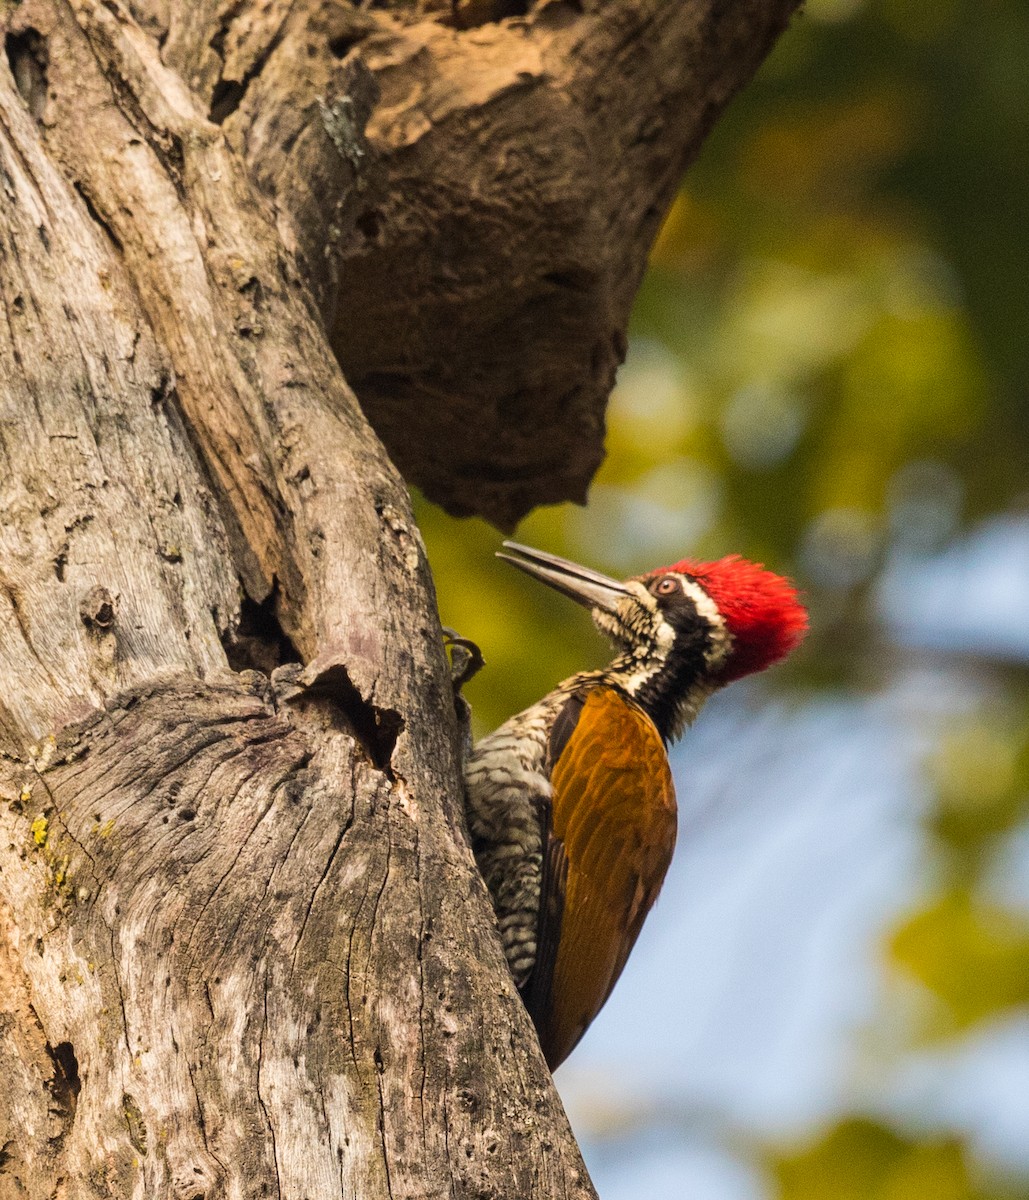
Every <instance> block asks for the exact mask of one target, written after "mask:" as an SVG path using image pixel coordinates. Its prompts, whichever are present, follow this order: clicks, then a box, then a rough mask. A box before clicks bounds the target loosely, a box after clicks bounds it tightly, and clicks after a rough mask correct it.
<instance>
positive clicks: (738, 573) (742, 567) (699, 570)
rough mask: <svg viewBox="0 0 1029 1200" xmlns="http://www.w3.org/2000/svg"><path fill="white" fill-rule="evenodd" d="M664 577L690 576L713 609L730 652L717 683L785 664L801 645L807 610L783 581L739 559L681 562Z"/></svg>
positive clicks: (794, 591)
mask: <svg viewBox="0 0 1029 1200" xmlns="http://www.w3.org/2000/svg"><path fill="white" fill-rule="evenodd" d="M666 570H668V571H678V572H680V573H681V574H685V575H691V576H692V577H693V578H694V579H696V581H697V582H698V583H699V584H700V586H701V587H702V588H703V589H704V591H705V592H707V594H708V595H709V596H710V597H711V599H712V600H713V601H714V602H715V604H716V605H717V606H718V611H719V612H720V613H721V614H722V617H723V619H724V620H725V624H726V626H727V627H728V630H729V632H730V633H731V634H732V636H733V649H732V653H731V654H730V655H729V659H728V661H727V662H726V664H725V666H724V667H723V668H722V670H721V671H720V672H719V675H718V680H719V682H720V683H729V682H730V681H731V680H733V679H739V678H741V677H742V676H743V675H750V674H753V672H755V671H763V670H764V669H765V667H770V666H771V665H772V664H773V663H777V662H779V661H780V659H783V658H785V657H786V656H787V655H788V654H789V653H790V652H791V651H792V650H795V649H796V648H797V646H799V645H800V643H801V642H802V641H803V639H804V635H805V634H806V633H807V629H808V618H807V610H806V609H805V608H804V606H803V604H801V603H800V601H799V599H798V598H797V590H796V588H795V587H794V586H793V584H792V583H790V581H789V580H788V579H784V578H783V577H782V576H781V575H776V574H774V573H773V572H772V571H767V570H765V568H764V567H763V566H762V565H761V564H760V563H752V562H748V560H747V559H745V558H740V556H739V555H738V554H733V555H730V556H729V557H728V558H720V559H718V561H717V562H708V563H705V562H694V561H692V560H690V559H683V561H682V562H678V563H675V565H674V566H671V567H668V568H666Z"/></svg>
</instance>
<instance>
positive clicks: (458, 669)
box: [443, 625, 486, 696]
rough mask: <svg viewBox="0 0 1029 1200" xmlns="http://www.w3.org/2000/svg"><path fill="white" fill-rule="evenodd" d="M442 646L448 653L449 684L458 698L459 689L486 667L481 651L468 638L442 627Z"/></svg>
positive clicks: (447, 627)
mask: <svg viewBox="0 0 1029 1200" xmlns="http://www.w3.org/2000/svg"><path fill="white" fill-rule="evenodd" d="M443 644H444V646H446V648H447V649H448V650H449V651H450V682H451V683H452V684H453V687H454V695H455V696H459V695H460V694H461V689H462V688H463V687H464V685H465V684H466V683H467V682H468V681H469V679H472V678H474V676H476V675H478V673H479V672H480V671H481V670H482V668H483V667H484V666H485V665H486V660H485V659H484V658H483V657H482V651H481V650H480V649H479V647H478V646H477V645H476V644H475V643H474V642H473V641H471V640H470V639H469V638H463V637H460V636H459V635H458V633H457V631H456V630H454V629H451V628H449V626H446V625H444V626H443Z"/></svg>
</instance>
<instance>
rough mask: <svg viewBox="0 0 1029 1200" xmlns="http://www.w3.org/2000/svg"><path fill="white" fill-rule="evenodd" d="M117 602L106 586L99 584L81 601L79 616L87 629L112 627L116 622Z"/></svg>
mask: <svg viewBox="0 0 1029 1200" xmlns="http://www.w3.org/2000/svg"><path fill="white" fill-rule="evenodd" d="M117 608H118V606H117V604H116V602H115V599H114V597H113V596H112V595H111V593H110V592H109V591H108V590H107V588H105V587H101V586H100V585H99V584H97V585H96V586H95V587H91V588H90V589H89V591H88V592H87V593H86V594H85V595H84V596H83V597H82V599H81V600H80V601H79V616H80V617H81V618H82V623H83V624H84V625H85V626H86V628H87V629H99V630H104V629H110V627H111V626H112V625H113V624H114V617H115V613H116V612H117Z"/></svg>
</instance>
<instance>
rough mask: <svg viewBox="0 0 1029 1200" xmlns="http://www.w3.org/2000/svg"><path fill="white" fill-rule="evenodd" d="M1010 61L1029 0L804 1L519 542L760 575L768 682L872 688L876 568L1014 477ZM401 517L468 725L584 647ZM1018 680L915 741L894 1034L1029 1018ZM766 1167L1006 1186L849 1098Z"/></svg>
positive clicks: (1027, 286)
mask: <svg viewBox="0 0 1029 1200" xmlns="http://www.w3.org/2000/svg"><path fill="white" fill-rule="evenodd" d="M1027 57H1029V4H1026V2H1025V0H989V2H988V3H972V2H971V0H933V2H930V3H927V2H926V0H867V2H863V0H808V4H807V6H806V9H805V11H804V13H803V14H802V15H801V16H799V17H798V18H797V20H796V21H795V22H794V24H793V27H792V28H791V30H790V31H789V32H788V33H787V35H786V36H785V37H784V38H783V39H782V40H781V42H780V44H779V46H778V48H777V49H776V51H775V52H774V54H773V56H772V57H771V59H770V60H769V62H768V63H767V64H766V66H765V68H764V69H763V71H762V73H761V74H760V76H759V78H758V79H757V80H756V81H755V83H754V84H753V85H752V86H751V87H750V88H749V89H748V90H747V91H746V92H745V93H744V94H743V95H742V96H740V97H739V98H738V99H737V100H736V101H735V102H734V104H733V107H732V109H731V111H730V113H729V114H728V115H727V116H726V117H725V118H723V120H722V121H721V123H720V124H719V125H718V126H717V127H716V129H715V130H714V131H713V133H712V135H711V137H710V139H709V141H708V143H707V144H706V146H705V148H704V150H703V152H702V154H701V156H700V159H699V161H698V162H697V164H696V165H695V166H694V168H693V169H692V170H691V173H690V175H689V177H688V179H687V181H686V185H685V187H684V190H683V192H682V193H681V195H680V196H679V198H678V200H677V202H676V204H675V206H674V208H673V209H672V211H671V213H670V215H669V217H668V221H667V223H666V225H665V228H664V230H663V232H662V234H661V236H660V238H659V239H658V242H657V244H656V245H655V247H654V251H653V255H652V264H651V270H650V272H649V274H648V276H647V279H646V280H645V283H644V285H643V288H642V290H641V293H640V296H639V299H638V303H637V306H636V310H635V314H634V319H633V325H632V330H631V339H630V350H629V355H628V359H627V362H626V364H625V367H624V368H623V370H622V372H621V375H620V377H619V384H618V387H617V389H616V392H615V395H614V397H613V399H612V403H611V406H610V411H609V428H608V442H607V445H608V458H607V461H606V462H605V464H604V466H603V467H602V469H601V471H600V473H599V475H598V477H597V480H596V482H595V484H594V486H593V489H592V492H591V497H590V503H589V506H588V507H587V508H586V509H585V510H579V509H574V508H571V507H569V506H565V507H563V508H559V509H554V510H548V511H541V512H537V513H535V514H533V515H532V516H531V517H530V518H528V519H527V520H526V521H525V522H524V523H523V525H522V527H521V528H520V529H519V533H518V537H519V540H522V541H525V542H528V543H530V544H535V545H539V546H543V547H545V548H547V549H550V550H553V551H556V552H559V553H566V554H568V555H569V556H571V557H574V558H578V559H580V560H581V561H585V562H588V563H589V564H591V565H594V566H597V567H599V568H601V569H604V570H608V571H610V572H612V573H613V574H616V575H626V574H630V573H634V572H637V571H641V570H646V569H649V568H651V567H653V566H655V565H658V564H659V563H662V562H668V561H674V560H675V559H678V558H680V557H683V556H684V555H686V554H691V555H693V554H695V555H698V556H701V557H714V556H719V555H721V554H725V553H729V552H739V553H742V554H745V555H747V556H748V557H751V558H755V559H757V560H759V561H763V562H766V563H767V564H768V565H769V566H771V567H773V568H774V569H777V570H783V571H786V572H789V573H792V574H793V575H794V576H795V577H796V578H797V579H798V581H799V582H800V583H801V585H802V586H803V587H804V588H805V589H806V592H807V596H808V600H809V603H810V607H811V610H812V625H813V633H812V637H811V638H810V640H809V643H808V645H807V646H806V647H805V649H804V650H803V651H802V652H801V654H800V655H799V656H798V657H797V661H796V662H795V663H793V664H790V665H789V666H788V668H787V669H786V670H783V671H779V672H777V673H776V675H777V677H776V679H775V680H774V681H773V680H770V681H769V683H770V685H771V686H779V687H790V686H794V687H796V686H797V685H800V684H802V685H803V686H805V687H807V688H825V687H830V686H832V687H840V686H844V687H860V688H863V689H870V690H874V689H876V688H878V687H880V686H883V685H884V684H885V683H886V682H888V681H889V679H890V677H891V672H893V671H894V670H895V668H896V654H895V652H894V650H893V649H892V648H891V647H890V646H889V645H888V641H887V638H886V635H885V633H884V631H883V630H882V629H881V628H877V625H876V616H875V612H874V610H873V608H872V606H871V605H870V603H869V599H870V595H871V593H872V589H873V587H874V584H875V582H876V580H877V578H878V576H879V573H880V572H881V570H882V569H883V567H884V565H886V564H887V563H888V562H890V561H891V560H892V559H894V558H895V557H896V556H897V555H919V554H931V553H933V552H934V551H937V550H939V549H940V548H941V547H944V546H945V545H946V544H947V543H948V542H949V541H950V540H951V539H953V538H954V537H955V536H956V535H958V534H960V533H961V532H962V531H964V530H967V529H968V528H969V527H971V525H972V524H973V523H974V522H976V521H977V520H979V519H981V518H983V517H986V516H989V515H991V514H997V513H1003V512H1013V511H1018V510H1019V509H1021V510H1023V511H1024V508H1025V505H1026V497H1027V494H1029V493H1027V487H1026V483H1027V479H1029V415H1027V414H1029V410H1027V390H1029V389H1027V384H1026V380H1027V378H1029V337H1027V335H1026V328H1025V325H1026V314H1027V313H1029V269H1027V268H1029V219H1027V214H1029V69H1027V67H1026V59H1027ZM419 517H420V520H421V524H422V529H423V532H424V534H425V538H426V542H427V544H428V548H429V554H430V559H431V561H432V563H433V567H434V570H435V573H436V579H437V585H438V591H439V599H440V609H441V613H442V616H443V619H444V621H445V622H446V623H448V624H450V625H453V626H455V627H456V628H457V629H458V630H459V631H460V632H461V633H462V634H464V635H465V636H467V637H471V638H473V639H474V640H476V641H477V642H478V643H479V644H480V645H481V647H482V649H483V651H484V654H485V657H486V660H487V669H486V670H485V671H483V672H482V674H481V675H480V676H479V678H478V679H477V680H475V681H473V683H472V685H471V687H470V689H469V698H470V699H471V701H472V704H473V707H474V709H475V712H476V718H477V721H478V724H479V727H480V730H481V729H486V728H490V727H492V726H494V725H495V724H497V723H498V722H499V721H500V720H502V719H503V718H504V717H506V716H507V715H509V714H510V713H511V712H513V711H515V710H516V709H517V708H519V707H522V706H524V705H525V704H528V703H530V702H531V701H533V700H534V699H536V698H537V697H538V696H539V695H541V694H542V693H543V692H544V691H545V690H546V689H547V688H549V687H550V686H552V685H553V683H554V682H556V681H557V680H558V679H560V678H562V677H563V676H565V675H567V674H569V673H570V672H571V671H573V670H576V669H580V668H582V667H584V666H588V665H593V664H596V663H598V662H600V661H601V660H602V658H603V656H604V653H605V651H604V647H603V646H601V645H600V643H599V641H598V639H597V638H596V636H595V635H594V633H593V631H592V628H591V626H590V623H589V621H588V618H587V617H586V615H585V614H584V613H582V612H581V611H580V610H577V609H574V608H573V606H571V605H569V604H568V603H567V602H566V601H564V600H562V599H561V598H560V597H558V596H555V595H552V594H550V593H549V592H545V591H544V589H541V588H539V587H538V585H535V584H533V583H532V582H531V581H529V580H526V579H524V578H523V577H522V576H520V575H518V574H517V573H516V572H514V571H512V570H511V569H510V568H509V567H507V566H505V565H503V564H501V563H499V562H498V561H497V560H496V559H495V558H494V557H493V551H494V550H495V549H496V548H497V546H498V545H499V536H498V535H497V534H496V533H495V532H494V531H493V530H491V529H489V528H488V527H487V526H485V525H484V524H482V523H481V522H475V521H469V522H455V521H451V520H450V519H448V518H446V517H445V516H443V515H442V514H441V513H440V512H439V511H438V510H436V509H434V508H432V507H431V506H429V505H427V504H425V503H419ZM1027 616H1029V615H1027ZM980 667H981V670H982V671H984V672H987V673H988V672H989V671H990V670H991V669H992V668H991V664H988V663H984V664H980ZM1026 675H1027V671H1026V664H1025V663H1022V664H1021V665H1019V664H1015V665H1013V666H1012V665H1010V664H1009V666H1008V667H1007V669H1006V671H1005V673H1004V674H1003V676H1002V677H1001V676H998V677H997V680H996V687H995V689H994V692H995V694H996V696H997V697H998V699H997V702H996V705H995V707H994V710H992V711H988V712H984V713H980V714H978V715H977V716H976V717H975V719H974V720H969V721H968V722H967V723H965V724H963V725H961V726H960V727H958V728H953V727H949V728H946V729H943V730H941V731H940V733H939V738H938V744H937V747H936V750H935V751H934V753H933V755H932V756H931V760H930V761H929V762H928V763H927V764H926V779H927V781H928V783H929V784H930V785H931V791H932V795H933V797H934V799H933V802H932V804H931V805H930V807H929V810H928V811H927V813H926V815H925V829H926V837H927V848H928V853H927V862H928V864H929V874H928V875H927V878H926V879H925V880H924V881H923V894H924V897H925V898H924V901H923V903H922V904H921V907H920V908H919V909H918V910H917V911H913V912H911V913H909V914H908V915H907V916H905V917H903V918H901V920H900V921H899V923H898V925H897V927H896V928H895V929H894V930H893V932H892V935H891V936H890V937H889V938H888V940H887V944H885V945H884V946H883V957H884V962H886V963H888V964H892V967H891V969H892V970H893V971H895V972H896V974H897V976H898V978H902V979H907V980H908V981H915V982H916V984H917V986H918V988H919V989H921V993H922V994H923V996H924V999H925V1001H926V1003H925V1005H924V1011H922V1017H921V1019H920V1021H916V1026H918V1027H917V1028H915V1029H914V1030H913V1031H912V1037H913V1038H914V1039H915V1040H916V1041H917V1040H918V1039H921V1038H930V1039H933V1038H960V1037H962V1036H965V1035H967V1034H968V1032H970V1031H972V1030H973V1029H974V1028H975V1027H979V1026H982V1025H983V1024H984V1023H988V1022H990V1021H991V1020H994V1019H996V1018H997V1017H998V1016H999V1015H1000V1014H1003V1013H1005V1012H1010V1011H1011V1010H1013V1009H1016V1008H1021V1009H1023V1010H1026V1011H1029V916H1027V914H1026V912H1025V911H1024V909H1023V910H1018V908H1017V906H1015V905H1014V904H1012V903H1011V902H1009V901H1008V900H1005V899H1004V897H1003V896H1001V897H1000V898H998V896H997V895H996V894H995V892H996V888H995V887H994V884H995V874H996V871H995V867H996V863H997V862H998V861H999V859H1000V857H1001V856H1002V855H1003V852H1004V848H1005V847H1006V846H1007V845H1008V844H1009V843H1010V840H1011V839H1012V837H1014V836H1015V835H1016V834H1017V833H1018V831H1020V830H1022V831H1024V830H1025V827H1026V823H1027V822H1029V739H1027V737H1026V732H1025V731H1026V726H1027V723H1029V722H1027V716H1029V704H1027V702H1026V698H1025V697H1026ZM895 1016H896V1014H895V1013H891V1011H890V1010H889V1007H888V1005H887V1010H886V1011H884V1012H883V1014H882V1016H881V1020H882V1021H883V1023H884V1024H885V1025H889V1024H890V1022H891V1021H892V1020H893V1019H894V1017H895ZM898 1019H899V1018H898ZM904 1019H906V1016H905V1018H904ZM1027 1087H1029V1081H1027ZM767 1164H768V1168H769V1170H770V1172H771V1176H772V1178H773V1179H774V1180H775V1186H777V1188H778V1192H779V1194H780V1195H781V1196H782V1197H784V1200H820V1198H823V1197H824V1198H833V1200H851V1198H853V1200H937V1198H939V1200H951V1198H953V1200H965V1198H966V1197H967V1198H973V1197H975V1198H983V1200H986V1198H988V1197H999V1196H1001V1195H1004V1196H1009V1195H1016V1194H1019V1195H1023V1196H1026V1195H1029V1183H1027V1184H1026V1186H1025V1187H1024V1188H1022V1189H1016V1191H1014V1192H1011V1191H1009V1192H1003V1191H996V1190H990V1188H992V1187H996V1186H999V1185H995V1184H993V1183H988V1182H984V1181H983V1179H982V1178H980V1173H979V1172H978V1170H977V1168H976V1167H975V1164H974V1162H972V1161H971V1160H970V1157H969V1151H968V1150H967V1148H966V1147H964V1146H963V1145H962V1144H961V1142H960V1141H959V1140H958V1139H956V1138H954V1137H949V1136H946V1135H945V1134H941V1133H940V1132H939V1131H936V1132H925V1133H923V1134H919V1133H917V1132H914V1133H913V1132H910V1131H906V1132H905V1131H901V1130H899V1129H893V1128H889V1127H888V1126H887V1125H886V1124H877V1123H875V1122H874V1121H871V1120H869V1119H866V1118H864V1117H862V1116H860V1115H855V1116H854V1117H853V1118H852V1119H846V1120H844V1121H842V1122H841V1123H839V1124H837V1125H836V1126H834V1127H833V1128H830V1129H828V1130H826V1131H823V1132H822V1133H821V1134H819V1133H817V1131H815V1132H813V1133H812V1135H811V1138H810V1140H809V1142H808V1143H807V1144H806V1145H805V1146H804V1147H803V1148H800V1149H797V1148H793V1149H790V1148H785V1149H784V1148H779V1149H776V1148H775V1147H770V1148H769V1149H768V1152H767Z"/></svg>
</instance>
